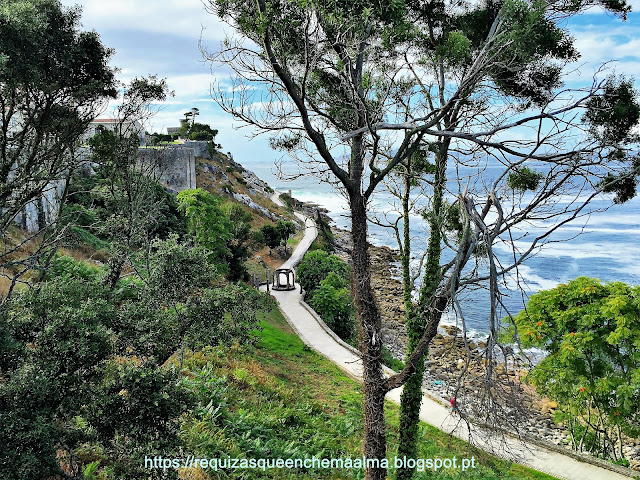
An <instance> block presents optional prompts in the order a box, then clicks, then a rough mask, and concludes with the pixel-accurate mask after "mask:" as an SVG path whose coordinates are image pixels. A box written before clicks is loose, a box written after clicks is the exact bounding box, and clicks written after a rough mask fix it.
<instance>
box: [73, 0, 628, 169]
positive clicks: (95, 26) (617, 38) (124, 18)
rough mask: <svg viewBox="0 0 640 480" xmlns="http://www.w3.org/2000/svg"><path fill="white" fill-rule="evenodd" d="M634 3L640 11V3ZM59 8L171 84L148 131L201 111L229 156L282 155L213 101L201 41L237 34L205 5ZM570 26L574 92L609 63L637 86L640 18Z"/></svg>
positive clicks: (590, 16)
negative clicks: (575, 56) (76, 12)
mask: <svg viewBox="0 0 640 480" xmlns="http://www.w3.org/2000/svg"><path fill="white" fill-rule="evenodd" d="M630 3H631V4H632V6H634V7H635V8H634V10H638V11H639V12H640V0H632V1H631V2H630ZM62 4H63V5H66V6H72V5H79V6H81V7H82V11H83V14H82V26H83V29H85V30H95V31H97V32H98V33H99V34H100V36H101V38H102V41H103V43H104V44H105V45H106V46H108V47H111V48H114V49H115V51H116V54H115V56H114V57H113V59H112V62H111V64H112V65H113V66H116V67H119V68H120V69H121V72H120V74H119V77H120V79H121V80H123V81H127V80H128V79H130V78H132V77H135V76H144V75H148V74H156V75H158V76H159V77H163V78H166V79H167V81H168V83H169V87H170V89H171V90H174V91H175V97H174V98H171V99H169V101H167V102H166V103H165V104H164V105H162V106H161V108H160V111H159V112H158V114H157V115H156V116H155V117H154V118H153V119H152V122H151V123H152V125H150V128H149V129H151V130H154V131H158V130H162V129H166V127H171V126H178V125H179V119H180V118H182V115H183V113H184V112H186V111H188V110H189V109H191V108H192V107H198V108H199V109H200V116H199V117H198V121H200V122H203V123H209V124H211V125H212V127H214V128H217V129H218V130H219V131H220V133H219V134H218V141H219V142H220V143H222V145H223V147H224V148H223V150H224V151H231V152H232V153H233V154H234V158H235V159H236V160H238V161H240V163H243V162H245V163H249V164H250V163H255V162H256V161H258V160H259V161H261V162H265V163H268V162H271V163H272V162H273V161H274V160H275V159H277V158H280V157H281V156H282V155H281V153H278V152H274V151H272V150H271V149H270V148H269V146H268V141H267V138H266V137H264V138H257V139H254V140H251V141H248V139H247V134H250V133H251V131H250V130H249V129H240V130H238V129H237V128H235V127H238V126H240V124H239V123H237V122H234V121H233V119H232V118H231V116H230V115H228V114H226V113H224V112H223V111H222V110H221V109H220V108H219V107H218V106H217V105H216V104H215V102H214V101H213V100H212V99H211V97H210V95H209V90H210V86H211V82H212V81H213V80H214V79H218V80H222V81H224V79H225V78H226V77H227V75H228V73H227V72H225V70H224V69H223V68H221V67H220V68H217V69H215V68H214V70H213V71H212V70H211V65H209V64H205V63H203V60H202V56H201V54H200V51H199V49H198V41H199V40H200V37H201V34H202V41H203V43H204V44H205V45H206V46H207V47H208V48H209V49H210V50H215V49H216V48H217V46H218V45H219V44H220V41H221V40H223V39H224V38H225V35H226V34H231V33H233V32H232V31H231V29H230V27H227V26H226V25H224V24H223V23H221V22H220V21H219V20H218V19H217V18H216V17H215V16H214V15H212V14H209V13H207V12H206V11H205V9H204V6H203V4H202V3H201V1H200V0H161V1H157V0H155V1H153V0H84V1H78V0H62ZM567 27H568V28H569V30H570V31H571V32H572V33H573V35H574V36H575V38H576V44H577V47H578V50H579V51H580V52H581V53H582V58H581V59H580V61H578V62H577V63H576V65H575V66H576V67H580V69H579V71H575V72H572V73H571V74H570V76H569V78H568V80H569V81H570V85H571V86H574V85H579V84H590V83H591V78H592V75H593V73H594V70H595V68H596V66H597V65H598V64H600V63H602V62H604V61H607V60H616V62H615V63H612V64H610V67H611V68H613V69H615V71H616V72H617V73H624V74H628V75H633V76H635V77H636V79H640V13H632V14H630V15H629V16H628V19H627V21H626V22H622V21H620V20H619V19H617V18H614V17H613V16H612V15H607V14H605V13H603V12H602V11H601V10H600V9H592V11H590V12H587V13H585V14H583V15H581V16H580V17H578V18H574V19H572V20H571V22H570V23H569V24H568V25H567ZM636 85H640V82H638V80H637V81H636ZM105 115H107V116H108V112H106V113H105Z"/></svg>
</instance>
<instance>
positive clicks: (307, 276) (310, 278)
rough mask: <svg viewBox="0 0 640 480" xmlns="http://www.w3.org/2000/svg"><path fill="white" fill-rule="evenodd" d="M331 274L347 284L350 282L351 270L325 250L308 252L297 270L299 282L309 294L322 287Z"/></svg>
mask: <svg viewBox="0 0 640 480" xmlns="http://www.w3.org/2000/svg"><path fill="white" fill-rule="evenodd" d="M331 272H334V273H336V274H337V275H338V276H339V277H340V278H342V279H343V280H344V281H345V282H348V281H349V278H350V276H351V268H349V265H347V264H346V263H345V262H343V261H342V260H340V258H338V257H337V256H336V255H330V254H328V253H327V252H325V251H323V250H314V251H312V252H307V254H306V255H305V256H304V257H303V258H302V261H301V262H300V265H298V268H297V269H296V274H297V275H298V281H299V282H300V285H302V288H304V289H305V290H306V291H307V293H309V292H311V291H312V290H314V289H315V288H318V287H319V286H320V282H321V281H322V280H324V279H325V278H326V277H327V276H328V275H329V274H330V273H331Z"/></svg>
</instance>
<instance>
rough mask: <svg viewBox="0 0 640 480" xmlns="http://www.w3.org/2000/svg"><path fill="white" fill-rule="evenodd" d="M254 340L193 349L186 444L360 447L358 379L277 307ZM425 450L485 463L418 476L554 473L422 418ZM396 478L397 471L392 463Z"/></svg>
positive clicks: (262, 448) (230, 449)
mask: <svg viewBox="0 0 640 480" xmlns="http://www.w3.org/2000/svg"><path fill="white" fill-rule="evenodd" d="M262 328H263V329H262V332H261V333H260V339H259V342H258V343H257V344H256V345H255V346H249V347H243V348H240V347H238V348H235V349H232V350H230V351H220V350H213V349H209V350H205V351H202V352H196V353H194V354H191V355H188V356H187V357H186V360H185V365H186V366H187V367H188V369H189V375H188V378H187V379H186V380H185V381H186V382H187V383H188V384H189V387H190V388H191V389H192V390H193V391H194V392H195V394H196V396H197V397H198V400H199V405H200V406H199V408H197V409H195V410H193V411H192V412H191V414H190V415H189V416H188V417H187V418H185V420H184V423H183V425H182V430H181V431H182V437H183V439H184V440H185V443H186V447H185V451H186V452H188V453H189V454H192V455H195V456H196V457H199V456H200V457H207V458H214V457H226V456H227V455H229V456H231V457H240V458H243V457H244V458H278V457H281V458H296V457H311V456H314V455H315V456H318V457H323V458H331V457H343V458H345V457H351V458H356V457H358V456H360V455H361V446H362V429H363V425H362V389H361V386H360V385H359V384H358V383H357V382H355V381H354V380H352V379H351V378H349V377H348V376H347V375H346V374H344V373H343V372H342V371H341V370H340V369H339V368H338V367H336V366H335V365H334V364H332V363H331V362H329V361H328V360H326V359H325V358H324V357H322V356H320V355H318V354H317V353H315V352H314V351H312V350H311V349H309V348H308V347H307V346H305V345H304V344H303V343H302V341H301V340H300V339H299V338H298V337H297V336H296V335H294V334H293V333H292V332H291V330H290V328H289V326H288V325H287V323H286V321H285V320H284V319H283V317H282V315H281V314H280V312H279V311H277V310H274V311H272V312H270V313H268V314H265V315H264V318H263V321H262ZM386 413H387V418H388V443H389V446H388V451H389V458H392V457H393V455H394V453H395V450H396V448H397V447H396V443H395V439H396V436H397V433H398V432H397V430H398V407H397V406H396V405H394V404H392V403H388V404H387V406H386ZM420 435H421V440H420V457H421V458H432V457H440V458H451V457H453V456H456V457H457V458H458V459H460V458H463V457H465V458H466V457H471V456H475V458H476V459H478V461H479V462H480V466H479V467H478V468H476V469H473V470H467V471H466V472H464V473H462V472H460V471H455V470H440V471H438V472H437V473H433V472H427V473H422V474H418V475H416V479H425V478H437V479H440V480H453V479H468V480H476V479H477V480H480V479H487V480H491V479H513V480H546V479H552V478H553V477H550V476H548V475H545V474H542V473H538V472H534V471H533V470H530V469H527V468H525V467H521V466H519V465H515V464H511V463H510V462H506V461H504V460H501V459H497V458H495V457H491V456H489V455H487V454H484V453H483V452H478V451H476V450H474V449H472V448H471V447H470V446H469V445H468V444H466V443H464V442H462V441H460V440H458V439H456V438H453V437H450V436H448V435H446V434H444V433H442V432H440V431H438V430H437V429H435V428H433V427H431V426H429V425H426V424H423V425H421V430H420ZM210 473H211V476H209V477H208V476H207V474H205V473H204V471H201V470H200V471H182V472H181V476H182V478H185V479H206V478H216V479H217V478H234V479H235V478H238V479H267V478H275V479H291V480H294V479H295V480H300V479H309V480H310V479H361V478H364V472H363V471H362V470H355V469H349V470H347V469H344V470H340V469H335V470H333V471H332V470H329V469H315V470H305V469H277V470H267V471H266V472H262V471H260V470H232V471H228V472H217V473H216V472H211V471H210ZM390 478H393V472H392V471H390Z"/></svg>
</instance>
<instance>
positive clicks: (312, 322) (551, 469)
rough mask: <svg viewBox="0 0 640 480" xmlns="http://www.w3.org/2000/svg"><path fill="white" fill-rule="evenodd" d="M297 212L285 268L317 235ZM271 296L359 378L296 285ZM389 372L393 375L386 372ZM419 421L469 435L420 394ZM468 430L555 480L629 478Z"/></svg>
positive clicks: (306, 336) (356, 366) (303, 332)
mask: <svg viewBox="0 0 640 480" xmlns="http://www.w3.org/2000/svg"><path fill="white" fill-rule="evenodd" d="M278 197H279V194H278V193H276V194H274V195H273V196H272V197H271V199H272V200H273V201H274V202H275V203H277V204H278V205H282V202H281V201H280V199H279V198H278ZM295 215H296V216H297V217H298V218H299V219H300V220H302V221H303V222H305V235H304V237H303V239H302V240H301V241H300V243H298V245H297V246H296V248H295V250H294V251H293V254H292V255H291V257H290V258H289V259H288V260H287V261H286V262H285V263H284V264H283V268H293V267H295V266H296V265H297V264H298V263H299V262H300V260H301V259H302V257H303V256H304V254H305V252H306V251H307V249H308V248H309V246H310V245H311V243H312V242H313V240H314V239H315V238H316V236H317V235H318V230H317V228H316V225H315V222H314V221H313V220H311V219H309V218H307V217H304V216H303V215H301V214H299V213H296V214H295ZM271 294H272V295H273V296H274V297H275V298H276V300H277V301H278V303H279V305H280V310H281V311H282V313H283V314H284V316H285V318H286V319H287V321H288V322H289V324H290V325H291V327H292V328H293V329H294V330H295V331H296V333H297V334H298V335H299V336H300V338H301V339H302V340H303V341H304V342H305V343H306V344H307V345H308V346H309V347H311V348H313V349H314V350H316V351H317V352H318V353H320V354H322V355H323V356H325V357H326V358H328V359H329V360H331V361H332V362H333V363H335V364H336V365H337V366H338V367H340V368H341V369H342V370H343V371H344V372H345V373H347V374H348V375H349V376H351V377H352V378H355V379H356V380H359V381H361V380H362V368H361V363H360V358H359V357H358V355H357V351H356V350H355V349H354V348H353V347H351V346H349V345H347V344H346V343H344V342H343V341H342V340H340V339H339V338H338V337H337V336H336V335H335V334H333V332H331V331H330V330H329V329H328V328H327V327H326V325H324V322H322V320H321V319H320V318H319V317H318V316H317V314H315V312H313V310H311V309H310V308H309V307H308V306H306V304H304V302H303V299H302V295H301V293H300V289H299V288H298V289H296V290H291V291H272V292H271ZM389 373H391V371H390V370H389ZM400 392H401V389H396V390H392V391H391V392H389V393H388V394H387V399H389V400H391V401H393V402H395V403H398V404H399V403H400ZM420 419H421V420H422V421H424V422H426V423H428V424H430V425H433V426H434V427H436V428H439V429H440V430H442V431H444V432H447V433H453V434H454V435H455V436H457V437H459V438H461V439H463V440H465V441H469V439H470V438H469V437H470V436H469V430H468V429H467V428H466V425H463V424H461V423H460V422H459V418H458V417H456V416H452V415H450V412H449V409H448V408H447V407H446V406H444V405H442V404H441V403H439V402H436V401H434V400H432V399H430V398H428V397H427V396H423V398H422V406H421V408H420ZM471 434H472V441H473V443H474V444H475V445H477V446H478V447H480V448H482V449H483V450H486V451H488V452H492V453H494V454H496V455H498V456H501V457H506V456H509V457H510V458H514V456H515V458H516V461H517V463H520V464H522V465H526V466H528V467H531V468H534V469H536V470H539V471H542V472H545V473H549V474H550V475H553V476H555V477H558V478H563V479H566V480H629V478H630V477H628V476H625V475H621V474H619V473H616V472H613V471H611V470H607V469H605V468H602V467H599V466H596V465H592V464H590V463H585V462H581V461H579V460H576V459H574V458H572V457H570V456H568V455H564V454H562V453H558V452H554V451H552V450H547V449H545V448H542V447H538V446H536V445H530V446H528V447H527V448H525V447H524V446H523V445H522V443H521V442H520V441H519V440H518V439H516V438H515V437H509V436H504V435H500V434H492V433H491V432H487V431H484V430H483V429H481V428H479V427H475V426H472V429H471Z"/></svg>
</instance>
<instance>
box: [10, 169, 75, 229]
mask: <svg viewBox="0 0 640 480" xmlns="http://www.w3.org/2000/svg"><path fill="white" fill-rule="evenodd" d="M64 185H65V181H64V180H55V181H53V182H51V183H49V184H48V185H47V187H46V188H45V190H44V191H43V192H42V194H41V195H40V197H39V198H37V199H35V200H32V201H31V202H29V203H28V204H27V206H26V207H25V208H24V210H23V211H22V212H20V213H19V214H18V215H17V216H16V218H15V222H16V223H17V224H18V225H20V226H21V227H22V228H23V229H25V230H27V231H28V232H38V231H40V230H42V229H43V228H45V227H46V226H47V225H49V224H51V223H53V222H54V221H55V219H56V217H57V215H58V209H59V208H60V197H61V196H62V193H63V191H64Z"/></svg>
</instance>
